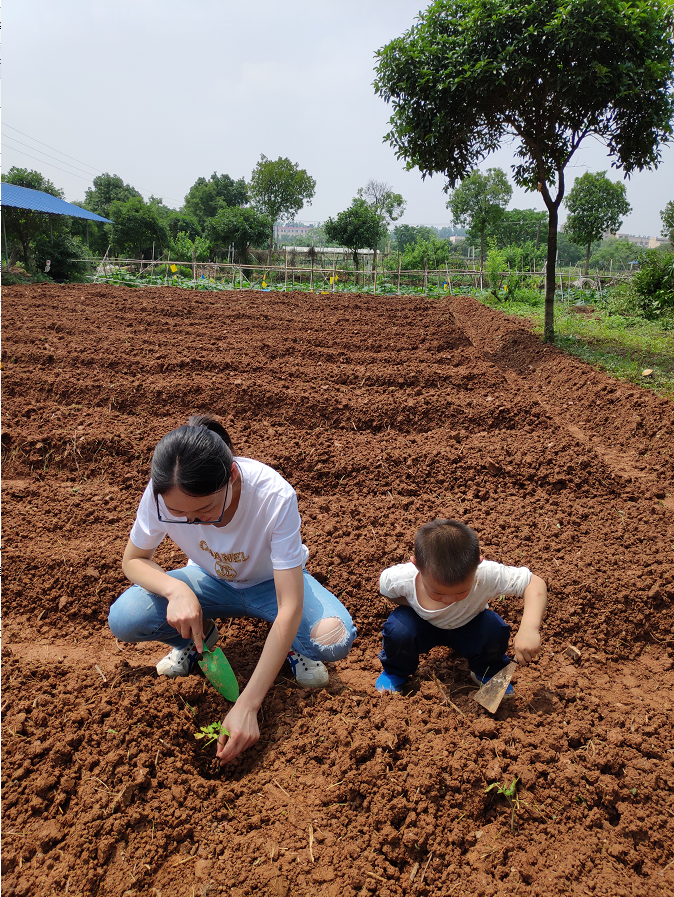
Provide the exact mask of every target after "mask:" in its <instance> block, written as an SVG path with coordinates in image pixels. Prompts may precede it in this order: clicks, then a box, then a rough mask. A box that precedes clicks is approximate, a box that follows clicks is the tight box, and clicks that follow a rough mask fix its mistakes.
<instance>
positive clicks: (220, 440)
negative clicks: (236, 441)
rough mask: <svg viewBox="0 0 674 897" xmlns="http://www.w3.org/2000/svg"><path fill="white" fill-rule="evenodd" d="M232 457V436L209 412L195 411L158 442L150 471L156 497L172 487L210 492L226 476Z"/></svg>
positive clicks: (216, 487)
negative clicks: (185, 422) (183, 423)
mask: <svg viewBox="0 0 674 897" xmlns="http://www.w3.org/2000/svg"><path fill="white" fill-rule="evenodd" d="M233 459H234V452H233V449H232V440H231V439H230V437H229V433H228V432H227V430H225V428H224V427H223V426H222V424H221V423H219V422H218V421H217V420H216V419H215V418H214V417H211V416H210V415H208V414H194V415H192V417H190V419H189V420H188V422H187V424H185V425H184V426H182V427H178V429H177V430H171V432H170V433H167V434H166V436H162V438H161V439H160V440H159V442H158V443H157V447H156V448H155V450H154V454H153V455H152V474H151V475H152V490H153V492H154V495H155V498H156V497H157V496H158V495H164V494H165V493H166V492H169V491H170V490H171V489H174V488H178V489H180V490H181V491H182V492H185V493H186V494H187V495H194V496H200V495H211V494H212V493H213V492H217V491H218V489H222V487H223V486H224V485H225V484H226V483H227V481H228V480H229V477H230V474H231V471H232V461H233Z"/></svg>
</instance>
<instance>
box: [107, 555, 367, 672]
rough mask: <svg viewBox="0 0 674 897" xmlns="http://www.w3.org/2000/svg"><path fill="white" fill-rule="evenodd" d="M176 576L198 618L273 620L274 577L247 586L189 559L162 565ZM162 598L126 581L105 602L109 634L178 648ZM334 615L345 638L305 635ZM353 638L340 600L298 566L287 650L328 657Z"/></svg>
mask: <svg viewBox="0 0 674 897" xmlns="http://www.w3.org/2000/svg"><path fill="white" fill-rule="evenodd" d="M168 575H169V576H173V577H175V578H176V579H180V580H182V581H183V582H184V583H187V585H188V586H189V587H190V588H191V589H192V591H193V592H194V594H195V595H196V596H197V598H198V599H199V604H200V605H201V610H202V613H203V615H204V619H219V618H222V617H257V619H258V620H266V621H267V622H268V623H273V622H274V620H275V619H276V615H277V613H278V605H277V602H276V589H275V587H274V580H273V579H270V580H268V581H267V582H262V583H259V584H258V585H256V586H251V587H250V588H248V589H235V588H233V586H231V585H230V584H229V583H228V582H225V581H223V580H219V579H215V577H213V576H211V575H210V574H209V573H207V572H206V571H205V570H202V569H201V567H197V566H193V565H191V564H190V565H189V566H188V567H182V568H181V569H180V570H170V571H168ZM167 607H168V601H167V599H166V598H162V597H161V596H160V595H154V594H153V593H151V592H148V591H147V590H146V589H143V588H141V587H140V586H135V585H134V586H131V588H129V589H127V590H126V592H123V593H122V594H121V595H120V596H119V598H118V599H117V600H116V601H115V603H114V604H113V605H112V607H111V608H110V613H109V615H108V625H109V626H110V629H111V630H112V633H113V635H114V636H115V637H116V638H118V639H120V641H123V642H148V641H153V642H155V641H156V642H164V643H165V644H167V645H170V646H171V647H172V648H184V647H185V646H186V645H187V644H189V639H186V638H183V637H182V636H181V635H180V634H179V633H178V632H177V630H175V629H174V628H173V626H170V625H169V624H168V623H167V622H166V609H167ZM327 617H337V618H338V619H339V620H340V621H341V622H342V623H343V624H344V626H345V628H346V638H345V639H344V641H342V642H340V643H338V644H336V645H321V644H319V643H318V642H316V641H314V639H312V638H311V630H312V629H313V627H314V626H315V625H316V623H318V622H319V621H320V620H323V619H325V618H327ZM355 638H356V627H355V626H354V625H353V620H352V619H351V616H350V615H349V612H348V611H347V609H346V608H345V607H344V605H343V604H342V603H341V602H340V601H339V600H338V599H337V598H336V597H335V596H334V595H333V594H332V593H331V592H328V590H327V589H325V588H323V586H322V585H321V584H320V583H319V582H318V581H317V580H315V579H314V578H313V576H310V575H309V574H308V573H307V571H306V570H305V571H304V607H303V613H302V622H301V623H300V628H299V630H298V632H297V636H296V637H295V640H294V641H293V650H295V651H298V652H299V653H300V654H304V655H306V656H307V657H310V658H311V659H312V660H322V661H327V662H331V661H334V660H341V659H342V658H343V657H346V655H347V654H348V653H349V650H350V648H351V645H352V644H353V641H354V639H355Z"/></svg>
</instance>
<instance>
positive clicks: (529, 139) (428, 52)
mask: <svg viewBox="0 0 674 897" xmlns="http://www.w3.org/2000/svg"><path fill="white" fill-rule="evenodd" d="M673 24H674V8H673V7H672V6H671V4H670V3H668V2H667V0H541V2H539V3H530V4H522V3H521V2H515V0H436V2H434V3H432V4H431V6H430V7H429V8H428V9H427V10H426V12H424V13H421V14H420V16H419V19H418V22H417V24H415V25H414V26H413V27H412V28H411V29H410V30H409V31H408V32H406V33H405V34H404V35H403V36H402V37H399V38H397V39H395V40H393V41H391V42H390V43H389V44H387V45H386V46H385V47H383V48H382V49H381V50H379V51H378V53H377V58H378V62H377V75H376V81H375V84H374V86H375V89H376V91H377V92H378V93H379V94H380V96H382V97H383V98H384V100H385V101H386V102H389V103H392V104H393V115H392V117H391V126H392V127H391V130H390V131H389V133H388V134H387V135H386V139H387V140H388V141H389V142H390V143H391V145H392V146H393V147H395V149H396V152H397V155H398V158H402V159H405V160H406V163H407V167H408V168H413V167H415V166H416V167H418V168H419V169H420V170H421V172H422V175H423V176H424V177H425V176H426V175H432V174H433V173H437V172H441V173H443V174H444V175H445V176H446V178H447V181H448V187H454V186H455V185H456V183H457V182H458V181H460V180H461V179H462V178H465V177H466V176H467V175H468V174H469V173H470V172H471V170H472V169H473V168H475V166H476V165H477V163H478V162H480V161H481V160H482V159H483V158H485V156H487V155H488V154H489V153H490V152H493V151H494V150H496V149H497V148H498V147H499V146H501V145H502V144H503V142H504V141H505V140H507V139H508V138H515V139H516V140H517V141H518V145H517V148H516V150H515V156H516V160H517V161H516V163H515V165H514V166H513V173H514V179H515V182H516V183H517V184H518V185H519V186H521V187H524V188H525V189H528V190H539V191H540V192H541V195H542V197H543V200H544V202H545V205H546V208H547V209H548V215H549V218H548V234H547V237H548V239H547V250H548V251H547V264H546V284H545V331H544V332H545V337H544V338H545V339H546V340H548V341H550V340H553V339H554V295H555V257H556V254H557V225H558V210H559V205H560V203H561V201H562V199H563V197H564V174H565V169H566V167H567V165H568V164H569V162H570V161H571V159H572V158H573V156H574V154H575V152H576V150H577V149H578V147H579V146H580V145H581V143H582V142H583V140H584V139H585V138H587V137H589V136H594V137H595V138H597V139H598V140H600V141H602V142H603V143H605V145H606V146H607V147H608V150H609V152H610V153H611V155H612V156H613V157H614V162H613V166H614V167H616V168H622V169H623V170H624V171H625V173H626V174H627V175H629V174H630V173H632V172H634V171H637V170H639V171H640V170H642V169H644V168H647V169H652V168H657V166H658V164H659V162H660V160H661V153H660V150H659V147H660V144H661V143H663V142H664V141H666V140H668V139H669V137H670V135H671V133H672V126H671V119H672V114H673V113H674V92H672V82H673V77H672V66H673V62H674V42H672V40H671V31H672V25H673Z"/></svg>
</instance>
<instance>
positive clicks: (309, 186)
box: [250, 156, 316, 251]
mask: <svg viewBox="0 0 674 897" xmlns="http://www.w3.org/2000/svg"><path fill="white" fill-rule="evenodd" d="M315 192H316V181H315V180H314V179H313V178H312V177H311V176H310V175H309V174H307V172H306V171H305V170H304V169H303V168H300V167H299V166H298V165H297V164H294V163H293V162H291V161H290V159H284V158H281V157H280V156H279V158H278V159H276V160H275V161H273V160H272V159H268V158H267V157H266V156H260V161H259V162H258V163H257V165H256V166H255V168H254V170H253V173H252V175H251V178H250V198H251V201H252V203H253V205H254V206H255V208H256V209H257V210H258V211H259V212H262V213H263V214H265V215H268V216H269V218H270V219H271V222H272V224H271V227H270V230H269V247H270V251H271V243H272V240H273V227H274V224H275V223H276V222H277V221H283V220H287V219H289V218H290V219H292V218H293V217H294V216H295V215H296V214H297V213H298V212H299V210H300V209H301V208H302V207H303V206H304V204H305V203H307V204H308V205H311V200H312V199H313V198H314V194H315Z"/></svg>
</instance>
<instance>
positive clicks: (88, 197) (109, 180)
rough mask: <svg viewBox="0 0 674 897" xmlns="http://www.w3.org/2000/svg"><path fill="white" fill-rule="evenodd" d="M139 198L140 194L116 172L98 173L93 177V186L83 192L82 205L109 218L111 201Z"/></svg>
mask: <svg viewBox="0 0 674 897" xmlns="http://www.w3.org/2000/svg"><path fill="white" fill-rule="evenodd" d="M134 198H135V199H141V195H140V193H139V192H138V190H136V188H135V187H132V186H131V184H125V183H124V181H123V180H122V179H121V178H120V177H119V175H117V174H108V173H107V172H106V173H105V174H99V175H97V176H96V177H95V178H94V186H93V187H90V188H89V189H88V190H87V192H86V193H85V194H84V202H83V203H82V205H83V206H84V208H85V209H88V210H89V211H90V212H95V213H96V214H97V215H101V216H102V217H103V218H111V217H112V216H111V215H110V207H111V206H112V204H113V202H126V201H127V200H128V199H134Z"/></svg>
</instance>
